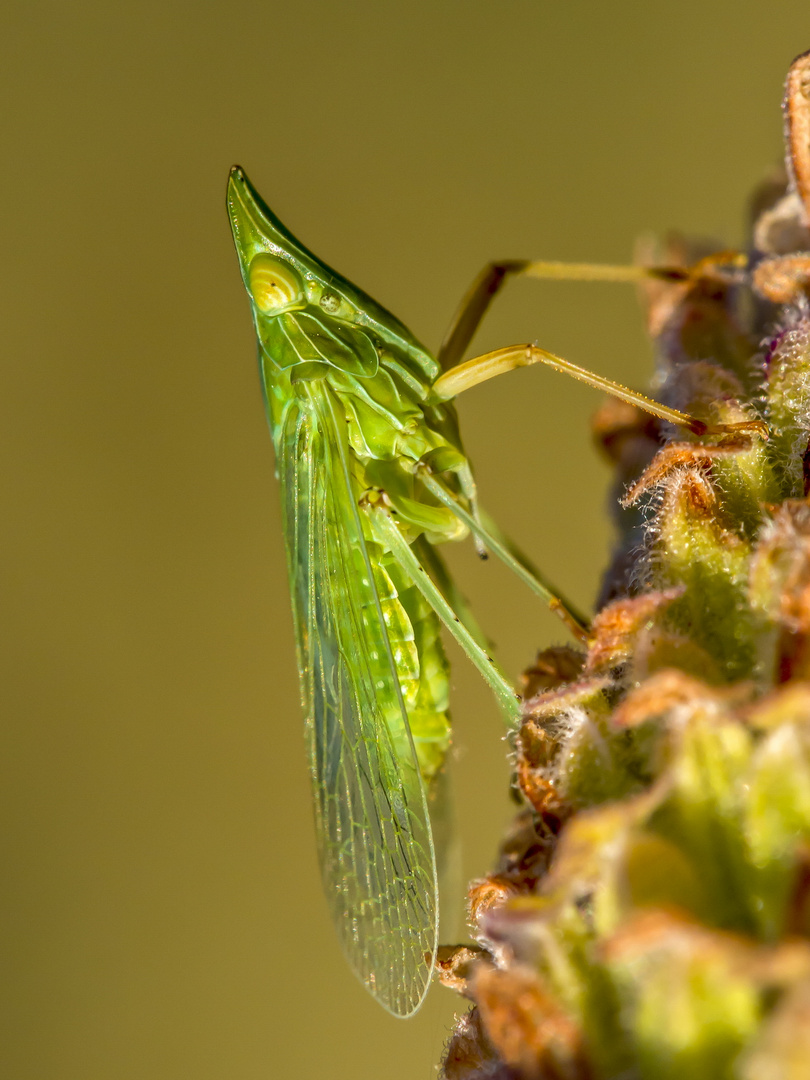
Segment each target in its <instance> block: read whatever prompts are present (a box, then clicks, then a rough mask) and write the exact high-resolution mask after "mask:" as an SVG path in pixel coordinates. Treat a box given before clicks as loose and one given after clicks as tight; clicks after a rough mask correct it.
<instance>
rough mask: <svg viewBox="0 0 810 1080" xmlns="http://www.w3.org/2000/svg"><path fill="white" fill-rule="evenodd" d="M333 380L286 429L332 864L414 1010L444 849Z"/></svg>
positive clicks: (318, 806) (283, 451)
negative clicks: (437, 850) (332, 395)
mask: <svg viewBox="0 0 810 1080" xmlns="http://www.w3.org/2000/svg"><path fill="white" fill-rule="evenodd" d="M328 393H329V391H328V390H326V389H325V388H324V386H323V384H321V389H320V390H318V391H314V390H313V392H312V393H311V395H308V396H307V397H306V398H304V399H300V398H299V399H296V400H295V401H293V402H291V403H290V405H289V407H288V409H287V415H286V418H285V421H284V426H283V430H282V432H281V437H280V438H279V440H278V443H277V448H278V459H279V476H280V480H281V484H282V496H283V507H284V517H285V522H284V524H285V537H286V540H287V555H288V562H289V570H290V586H291V593H292V597H293V614H294V619H295V625H296V636H297V646H298V665H299V671H300V675H301V692H302V699H303V704H304V709H305V713H306V729H307V740H308V748H309V760H310V769H311V773H312V783H313V794H314V804H315V823H316V828H317V834H318V846H319V854H320V863H321V873H322V876H323V884H324V889H325V891H326V896H327V900H328V902H329V905H330V908H331V911H332V917H333V919H334V922H335V926H336V928H337V931H338V934H339V936H340V939H341V942H342V944H343V948H344V950H345V952H346V955H347V957H348V959H349V961H350V963H351V965H352V967H353V968H354V970H355V972H356V973H357V975H358V976H359V978H360V979H361V981H362V982H363V983H364V984H365V985H366V986H367V988H368V989H369V990H370V991H371V993H372V994H373V995H374V996H375V997H376V998H377V999H378V1000H379V1001H380V1002H381V1004H382V1005H384V1006H385V1007H386V1008H387V1009H388V1010H390V1011H391V1012H392V1013H394V1014H396V1015H399V1016H407V1015H409V1014H410V1013H412V1012H414V1011H415V1010H416V1009H417V1008H418V1007H419V1005H420V1004H421V1002H422V999H423V998H424V996H425V993H426V992H427V987H428V984H429V981H430V976H431V971H432V968H433V961H434V956H435V951H436V935H437V925H436V924H437V915H438V910H437V909H438V903H437V887H436V869H435V859H434V854H433V845H432V840H431V832H430V823H429V817H428V811H427V806H426V802H425V794H424V790H423V785H422V781H421V778H420V776H419V770H418V767H417V763H416V756H415V753H414V749H413V743H412V741H411V736H410V731H409V729H408V724H407V720H406V717H405V712H404V708H403V704H402V698H401V695H400V691H399V684H398V682H397V678H396V672H395V669H394V663H393V659H392V652H391V646H390V644H389V641H388V636H387V632H386V629H385V625H384V622H383V618H382V611H381V608H380V603H379V599H378V596H377V591H376V588H375V585H374V575H373V568H372V566H371V564H370V562H369V558H368V553H367V548H366V543H365V540H364V537H363V533H362V528H361V526H360V518H359V513H360V511H358V508H357V506H356V503H355V500H354V498H353V497H352V494H351V490H350V485H349V479H348V471H347V460H346V453H347V451H346V449H345V444H344V443H343V442H341V438H345V434H344V433H342V432H339V431H338V430H337V429H336V426H335V421H334V419H333V415H334V414H333V413H332V410H331V407H330V403H329V398H328V397H327V395H328ZM393 644H394V645H396V643H393Z"/></svg>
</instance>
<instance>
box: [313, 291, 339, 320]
mask: <svg viewBox="0 0 810 1080" xmlns="http://www.w3.org/2000/svg"><path fill="white" fill-rule="evenodd" d="M318 303H319V304H320V305H321V307H322V308H323V310H324V311H325V312H326V314H327V315H334V314H335V312H337V311H339V310H340V297H339V296H338V294H337V293H333V292H328V291H326V292H323V293H321V298H320V300H319V301H318Z"/></svg>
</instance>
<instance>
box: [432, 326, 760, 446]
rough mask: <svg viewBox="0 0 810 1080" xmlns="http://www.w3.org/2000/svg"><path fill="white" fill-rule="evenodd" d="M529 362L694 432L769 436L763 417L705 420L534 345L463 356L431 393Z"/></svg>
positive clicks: (449, 391)
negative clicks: (718, 421) (469, 357)
mask: <svg viewBox="0 0 810 1080" xmlns="http://www.w3.org/2000/svg"><path fill="white" fill-rule="evenodd" d="M532 364H545V365H546V366H547V367H550V368H554V370H555V371H562V372H564V373H565V374H566V375H571V376H573V377H574V378H575V379H579V380H580V381H581V382H585V383H588V385H589V386H593V387H595V388H596V389H597V390H602V391H604V392H605V393H607V394H610V395H611V396H613V397H617V398H619V399H620V400H621V401H626V402H627V403H628V404H629V405H636V406H637V407H638V408H640V409H643V410H644V411H645V412H648V413H651V414H652V415H653V416H657V417H658V418H659V419H660V420H665V421H667V422H668V423H670V424H676V425H678V426H679V427H685V428H687V429H688V430H689V431H691V432H692V433H693V434H695V435H734V434H740V433H748V434H752V435H758V436H759V437H760V438H761V439H767V438H768V428H767V425H766V424H765V423H764V421H762V420H742V421H740V422H738V423H734V424H708V423H706V422H705V421H704V420H698V419H697V417H694V416H690V415H689V414H688V413H684V412H681V411H680V410H678V409H671V408H669V406H667V405H662V404H660V402H658V401H653V400H652V398H648V397H646V396H645V395H644V394H640V393H638V392H637V391H636V390H630V389H629V388H628V387H626V386H622V385H621V383H617V382H614V381H613V380H612V379H606V378H605V377H604V376H603V375H596V374H594V373H593V372H592V371H588V370H587V369H586V368H581V367H579V366H578V365H577V364H572V363H571V361H570V360H563V359H562V357H560V356H555V355H554V353H550V352H547V350H546V349H541V348H539V347H538V346H537V345H529V344H523V345H507V346H506V347H505V348H503V349H495V350H494V351H493V352H489V353H484V354H483V355H482V356H475V357H473V359H472V360H465V361H464V363H463V364H457V365H456V366H455V367H454V368H452V369H451V370H450V371H446V372H445V373H444V374H443V375H440V376H439V378H438V379H437V380H436V382H435V383H434V384H433V393H434V395H435V396H436V397H437V398H438V399H439V400H440V401H447V400H449V399H450V398H454V397H457V396H458V395H459V394H461V393H462V392H463V391H464V390H469V389H470V388H471V387H473V386H477V385H478V384H479V383H482V382H486V380H487V379H492V378H494V377H495V376H496V375H503V374H504V373H505V372H507V371H514V369H515V368H520V367H529V366H530V365H532Z"/></svg>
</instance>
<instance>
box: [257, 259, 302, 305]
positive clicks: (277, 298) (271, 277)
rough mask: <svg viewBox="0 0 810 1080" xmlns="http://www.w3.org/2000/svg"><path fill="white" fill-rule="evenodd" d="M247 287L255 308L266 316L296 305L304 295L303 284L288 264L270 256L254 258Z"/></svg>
mask: <svg viewBox="0 0 810 1080" xmlns="http://www.w3.org/2000/svg"><path fill="white" fill-rule="evenodd" d="M248 285H249V287H250V292H251V295H252V296H253V301H254V303H255V304H256V307H257V308H258V309H259V311H264V312H266V313H267V314H272V313H273V312H276V311H281V310H282V308H286V307H289V306H290V305H291V304H295V303H297V301H299V300H300V299H301V297H302V296H303V293H304V286H303V283H302V281H301V279H300V278H299V276H298V274H296V272H295V271H294V270H293V268H292V267H291V266H290V264H289V263H286V262H283V261H282V260H281V259H276V258H274V256H272V255H256V256H255V257H254V259H253V261H252V262H251V264H250V270H249V271H248Z"/></svg>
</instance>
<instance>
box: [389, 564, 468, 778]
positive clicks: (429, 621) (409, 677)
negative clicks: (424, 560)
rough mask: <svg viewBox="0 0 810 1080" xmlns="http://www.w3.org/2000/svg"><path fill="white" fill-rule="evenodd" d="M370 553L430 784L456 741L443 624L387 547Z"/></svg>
mask: <svg viewBox="0 0 810 1080" xmlns="http://www.w3.org/2000/svg"><path fill="white" fill-rule="evenodd" d="M370 547H371V545H370ZM370 554H371V555H372V563H373V565H374V567H375V569H374V577H375V584H376V586H377V591H378V595H379V600H380V607H381V609H382V612H383V620H384V621H385V624H386V628H387V630H388V636H389V640H390V641H391V647H392V650H393V653H394V664H395V665H396V669H397V674H398V678H399V685H400V690H401V691H402V698H403V701H404V703H405V711H406V713H407V715H408V723H409V725H410V729H411V736H412V737H413V742H414V747H415V749H416V755H417V758H418V759H419V769H420V772H421V774H422V779H423V780H424V782H425V784H426V785H429V784H430V782H431V780H432V779H433V778H434V776H435V775H436V774H437V772H438V771H439V770H440V769H441V767H442V765H443V764H444V760H445V757H446V755H447V749H448V747H449V744H450V718H449V715H448V701H449V690H450V685H449V679H448V664H447V657H446V656H445V653H444V648H443V646H442V642H441V636H440V626H441V624H440V622H439V619H438V617H437V615H436V613H435V612H434V611H433V608H431V607H430V605H429V604H428V603H427V601H426V600H425V599H424V597H423V596H422V594H421V593H420V592H419V590H418V589H417V588H416V586H415V585H413V584H411V582H410V581H409V580H408V578H407V577H406V576H405V574H404V573H403V572H402V570H401V569H400V568H399V566H398V565H397V564H396V563H392V562H385V560H384V557H383V555H382V550H381V549H378V550H377V551H375V552H373V553H372V552H371V551H370ZM375 556H376V558H375Z"/></svg>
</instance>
